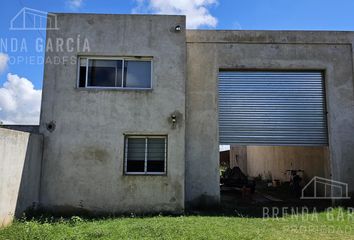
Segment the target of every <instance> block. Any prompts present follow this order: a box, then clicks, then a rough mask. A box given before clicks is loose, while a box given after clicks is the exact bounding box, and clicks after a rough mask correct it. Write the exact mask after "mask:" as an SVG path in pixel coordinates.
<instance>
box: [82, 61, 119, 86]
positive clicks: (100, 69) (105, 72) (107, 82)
mask: <svg viewBox="0 0 354 240" xmlns="http://www.w3.org/2000/svg"><path fill="white" fill-rule="evenodd" d="M121 79H122V61H121V60H96V59H90V60H89V66H88V77H87V86H95V87H120V86H121V81H122V80H121Z"/></svg>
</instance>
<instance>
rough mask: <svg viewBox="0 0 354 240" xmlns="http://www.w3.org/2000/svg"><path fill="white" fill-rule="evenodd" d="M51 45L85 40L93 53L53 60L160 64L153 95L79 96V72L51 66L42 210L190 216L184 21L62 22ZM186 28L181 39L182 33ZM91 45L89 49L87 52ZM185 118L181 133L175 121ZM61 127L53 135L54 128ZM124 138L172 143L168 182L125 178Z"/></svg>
mask: <svg viewBox="0 0 354 240" xmlns="http://www.w3.org/2000/svg"><path fill="white" fill-rule="evenodd" d="M57 16H58V27H59V29H60V30H56V31H48V33H47V42H48V40H49V39H51V40H52V41H53V42H55V40H56V39H58V38H62V39H64V41H66V39H68V38H73V39H75V41H76V39H77V38H78V37H79V38H80V41H81V44H83V41H84V39H87V40H88V42H89V48H90V49H89V51H88V52H82V51H83V49H79V50H78V49H76V48H75V49H74V51H69V50H70V49H69V50H68V49H66V48H65V46H64V51H59V52H56V51H53V52H52V51H48V52H47V54H46V59H54V58H57V59H63V58H64V57H65V58H67V59H72V58H74V59H75V58H76V57H77V56H78V55H89V56H113V57H129V56H142V57H144V56H147V57H152V58H153V80H152V81H153V89H152V90H147V91H145V90H140V91H133V90H93V89H91V90H88V89H78V88H76V81H77V64H76V61H75V60H74V63H71V62H66V63H65V64H59V65H56V64H46V66H45V72H44V87H43V98H42V112H41V122H40V132H41V133H43V135H44V138H45V148H44V149H45V150H44V158H43V178H42V191H41V195H42V198H41V199H42V204H43V205H44V207H47V208H49V209H55V210H56V211H69V212H72V211H77V210H79V209H83V210H89V211H91V212H98V213H100V212H104V213H107V212H108V213H112V212H118V213H120V212H145V211H148V212H159V211H182V210H183V209H184V168H185V164H184V162H185V78H186V72H185V71H186V70H185V62H186V38H185V30H184V28H185V17H184V16H154V15H97V14H58V15H57ZM176 25H180V26H181V27H182V31H181V32H175V31H174V29H175V26H176ZM82 46H83V45H81V48H82ZM175 111H177V112H179V113H180V117H179V118H178V119H177V121H178V123H177V127H176V128H175V129H172V128H171V124H170V123H169V117H170V115H171V114H172V113H174V112H175ZM51 121H53V122H55V125H56V127H55V130H54V131H53V132H50V131H48V130H47V129H46V124H48V123H49V122H51ZM124 134H166V135H168V160H167V176H124V175H123V162H124V161H123V155H124Z"/></svg>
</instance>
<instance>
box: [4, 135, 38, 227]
mask: <svg viewBox="0 0 354 240" xmlns="http://www.w3.org/2000/svg"><path fill="white" fill-rule="evenodd" d="M42 145H43V138H42V136H41V135H38V134H33V133H27V132H20V131H14V130H8V129H3V128H0V227H3V226H7V225H8V224H10V223H11V222H12V220H13V218H14V217H15V216H16V217H20V216H21V214H22V213H23V212H24V211H25V210H26V209H27V208H30V207H34V206H35V205H36V204H38V203H39V201H40V199H39V188H40V176H41V160H42Z"/></svg>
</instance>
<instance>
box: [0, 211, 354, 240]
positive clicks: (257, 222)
mask: <svg viewBox="0 0 354 240" xmlns="http://www.w3.org/2000/svg"><path fill="white" fill-rule="evenodd" d="M0 239H16V240H17V239H31V240H32V239H46V240H47V239H291V240H293V239H302V240H305V239H311V240H312V239H321V240H326V239H341V240H345V239H354V217H353V216H351V214H348V213H347V212H346V210H343V209H340V208H339V209H335V210H332V211H330V212H327V213H326V212H323V213H311V214H305V215H301V216H300V215H292V216H286V217H283V218H277V219H274V218H273V219H262V218H245V217H240V216H239V217H236V216H235V217H232V216H231V217H230V216H179V217H168V216H156V217H122V218H109V219H95V220H92V219H91V220H83V219H81V218H79V217H72V218H71V219H55V220H31V221H28V220H27V221H24V220H22V221H16V222H15V223H14V224H13V225H11V226H10V227H7V228H5V229H2V230H0Z"/></svg>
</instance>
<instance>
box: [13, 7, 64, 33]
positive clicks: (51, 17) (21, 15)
mask: <svg viewBox="0 0 354 240" xmlns="http://www.w3.org/2000/svg"><path fill="white" fill-rule="evenodd" d="M58 29H59V28H58V25H57V15H56V14H53V13H47V12H43V11H39V10H36V9H32V8H27V7H24V8H22V9H21V10H20V11H19V12H18V13H17V14H16V15H15V16H14V17H13V18H12V19H11V22H10V30H58Z"/></svg>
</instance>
